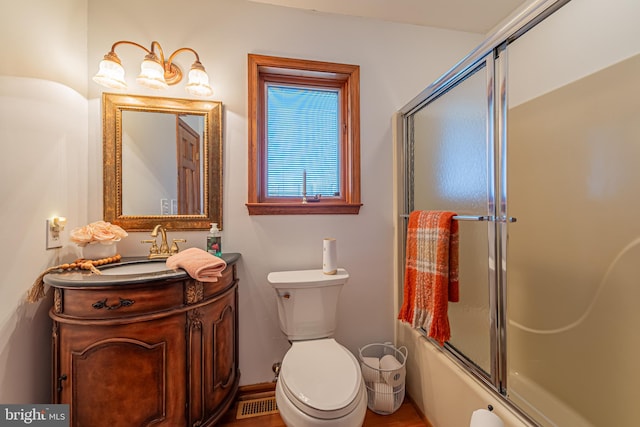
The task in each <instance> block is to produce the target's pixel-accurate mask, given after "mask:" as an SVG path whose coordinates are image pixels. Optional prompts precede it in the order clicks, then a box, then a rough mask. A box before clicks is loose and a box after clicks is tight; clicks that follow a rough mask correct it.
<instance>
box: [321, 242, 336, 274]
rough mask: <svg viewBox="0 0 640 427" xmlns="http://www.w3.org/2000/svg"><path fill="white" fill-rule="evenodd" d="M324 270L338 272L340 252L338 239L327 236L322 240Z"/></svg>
mask: <svg viewBox="0 0 640 427" xmlns="http://www.w3.org/2000/svg"><path fill="white" fill-rule="evenodd" d="M322 272H323V273H324V274H336V273H337V272H338V254H337V249H336V239H334V238H332V237H327V238H325V239H324V240H323V241H322Z"/></svg>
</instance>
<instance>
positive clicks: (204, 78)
mask: <svg viewBox="0 0 640 427" xmlns="http://www.w3.org/2000/svg"><path fill="white" fill-rule="evenodd" d="M185 89H186V91H187V92H188V93H190V94H191V95H194V96H211V95H212V94H213V89H211V86H209V76H208V75H207V73H206V72H205V71H204V67H202V65H199V63H196V64H193V66H192V67H191V70H189V81H188V82H187V86H186V88H185Z"/></svg>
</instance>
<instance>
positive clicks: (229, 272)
mask: <svg viewBox="0 0 640 427" xmlns="http://www.w3.org/2000/svg"><path fill="white" fill-rule="evenodd" d="M239 257H240V255H239V254H223V256H222V258H223V259H225V261H226V262H227V267H226V269H225V270H224V272H223V274H222V277H221V278H220V279H219V280H218V281H217V282H215V283H203V282H199V281H196V280H194V279H192V278H191V277H189V276H188V275H187V274H186V273H185V272H184V271H183V270H180V269H178V270H167V269H166V266H164V260H162V261H159V262H155V263H152V262H150V261H144V262H142V260H131V259H129V260H128V259H126V258H125V259H123V262H121V263H119V264H118V265H115V266H105V267H104V269H103V271H104V273H105V274H103V275H95V274H90V273H88V272H64V273H54V274H49V275H47V276H45V279H44V280H45V283H47V284H48V285H50V286H51V287H52V288H53V289H54V304H53V307H52V308H51V311H50V316H51V318H52V319H53V331H52V345H53V355H52V356H53V357H52V364H53V366H52V371H53V385H52V387H53V390H52V395H53V402H54V403H63V404H69V405H70V414H71V425H72V426H91V427H100V426H109V427H116V426H127V427H129V426H147V425H153V426H171V427H179V426H190V427H191V426H211V425H214V424H215V423H216V421H217V420H218V419H219V418H220V417H222V415H223V414H224V413H225V411H226V410H227V409H228V408H229V407H230V406H231V404H232V403H233V400H234V398H235V395H236V392H237V389H238V381H239V378H240V373H239V371H238V338H237V335H238V278H237V272H236V261H237V260H238V258H239ZM148 267H150V268H148ZM154 267H156V268H154ZM118 269H119V270H118ZM156 270H157V271H156Z"/></svg>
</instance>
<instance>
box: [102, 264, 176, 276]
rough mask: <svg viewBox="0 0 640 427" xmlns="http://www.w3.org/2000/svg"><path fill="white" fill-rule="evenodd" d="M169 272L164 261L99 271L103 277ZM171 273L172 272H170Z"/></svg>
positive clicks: (118, 266) (117, 266)
mask: <svg viewBox="0 0 640 427" xmlns="http://www.w3.org/2000/svg"><path fill="white" fill-rule="evenodd" d="M167 270H171V269H170V268H168V267H167V265H166V264H165V261H164V260H162V261H143V262H136V263H131V264H122V265H115V266H113V267H107V268H103V269H101V270H100V272H101V273H102V274H103V275H122V274H145V273H157V272H159V271H167ZM171 271H172V270H171Z"/></svg>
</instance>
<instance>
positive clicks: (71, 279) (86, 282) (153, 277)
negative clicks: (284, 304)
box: [43, 253, 240, 288]
mask: <svg viewBox="0 0 640 427" xmlns="http://www.w3.org/2000/svg"><path fill="white" fill-rule="evenodd" d="M220 258H222V259H223V260H224V261H225V262H226V263H227V265H231V264H234V263H235V262H236V261H238V259H240V254H239V253H223V254H222V256H221V257H220ZM165 261H166V260H164V259H154V260H150V259H148V258H147V257H127V258H122V260H121V261H120V262H117V263H113V264H106V265H103V266H101V267H99V268H98V269H99V270H104V269H108V268H113V267H117V266H120V265H127V264H138V263H145V262H161V263H165ZM186 277H188V276H187V273H186V272H185V271H184V270H183V269H181V268H177V269H175V270H173V269H166V270H161V271H156V272H152V273H136V274H119V275H116V274H109V275H107V274H105V275H98V274H93V273H91V272H90V271H87V270H73V271H60V272H59V273H49V274H47V275H46V276H44V279H43V280H44V283H46V284H47V285H50V286H55V287H59V288H83V287H96V286H100V285H106V286H113V285H128V284H134V283H146V282H152V281H162V280H176V279H184V278H186Z"/></svg>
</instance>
